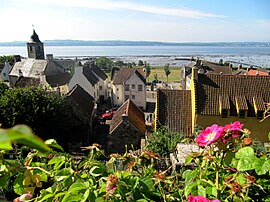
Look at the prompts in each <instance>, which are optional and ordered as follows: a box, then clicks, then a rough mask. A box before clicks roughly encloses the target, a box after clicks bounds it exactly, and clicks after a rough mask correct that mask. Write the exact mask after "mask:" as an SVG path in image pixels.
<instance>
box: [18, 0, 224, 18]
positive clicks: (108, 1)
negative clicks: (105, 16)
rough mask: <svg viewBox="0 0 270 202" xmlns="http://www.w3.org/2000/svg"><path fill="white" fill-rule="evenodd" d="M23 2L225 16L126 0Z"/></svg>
mask: <svg viewBox="0 0 270 202" xmlns="http://www.w3.org/2000/svg"><path fill="white" fill-rule="evenodd" d="M17 1H23V2H24V3H26V2H28V3H35V4H43V5H44V4H45V5H54V6H64V7H81V8H94V9H103V10H115V9H126V10H132V11H139V12H145V13H151V14H158V15H167V16H175V17H185V18H194V19H205V18H225V17H226V16H224V15H218V14H212V13H207V12H202V11H198V10H193V9H189V8H168V7H159V6H150V5H146V4H136V3H132V2H128V1H115V0H76V1H74V0H38V1H37V0H17Z"/></svg>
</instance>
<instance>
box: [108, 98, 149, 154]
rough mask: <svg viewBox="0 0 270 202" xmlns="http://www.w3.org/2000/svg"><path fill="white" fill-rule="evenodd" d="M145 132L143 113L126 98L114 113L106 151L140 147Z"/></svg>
mask: <svg viewBox="0 0 270 202" xmlns="http://www.w3.org/2000/svg"><path fill="white" fill-rule="evenodd" d="M145 132H146V125H145V116H144V113H143V112H142V111H141V109H140V108H138V107H137V106H136V105H135V103H134V102H133V101H132V100H131V99H128V100H127V101H126V102H125V103H124V104H123V105H122V106H121V107H120V108H119V109H118V110H117V111H116V113H115V114H114V116H113V118H112V120H111V123H110V132H109V135H108V136H107V152H108V153H125V152H126V149H128V150H130V149H138V148H140V143H141V138H143V137H144V135H145Z"/></svg>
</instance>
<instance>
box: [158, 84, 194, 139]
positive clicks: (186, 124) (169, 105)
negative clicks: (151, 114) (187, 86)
mask: <svg viewBox="0 0 270 202" xmlns="http://www.w3.org/2000/svg"><path fill="white" fill-rule="evenodd" d="M191 109H192V107H191V91H190V90H168V89H158V91H157V122H158V124H160V125H165V126H167V127H168V129H169V131H170V132H182V133H184V134H185V135H191V133H192V111H191Z"/></svg>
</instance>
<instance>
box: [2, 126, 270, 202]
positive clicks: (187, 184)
mask: <svg viewBox="0 0 270 202" xmlns="http://www.w3.org/2000/svg"><path fill="white" fill-rule="evenodd" d="M242 127H243V125H242V124H240V123H239V122H238V123H233V124H228V125H226V126H224V127H223V126H211V127H209V128H208V129H206V130H203V131H202V133H201V134H200V135H199V136H198V138H197V140H196V142H199V143H200V144H201V145H202V142H203V139H205V140H204V142H205V144H204V146H201V150H200V151H199V152H197V153H192V154H191V155H190V156H188V157H187V158H186V166H185V167H183V168H182V169H181V171H180V173H178V172H175V173H171V174H170V173H169V170H165V171H158V170H156V169H155V166H154V165H155V162H156V161H157V160H158V159H159V155H157V154H156V153H154V152H152V151H137V152H131V153H125V154H124V155H119V154H112V155H110V158H107V157H106V156H105V155H104V152H103V151H102V150H101V147H100V145H98V144H93V145H92V146H88V147H84V148H83V149H84V150H86V151H88V155H87V156H80V157H78V156H77V157H76V158H75V157H74V156H71V155H69V154H66V153H62V152H56V151H53V149H54V148H56V149H60V150H62V148H61V147H60V146H59V145H58V144H57V142H56V141H54V140H48V141H46V142H42V141H40V140H39V139H38V138H37V137H36V136H34V135H33V134H32V132H31V130H30V129H29V128H28V127H27V126H16V127H14V128H11V129H1V130H0V146H1V148H0V149H2V150H0V187H1V188H2V189H3V192H4V194H5V196H6V197H7V199H8V200H13V199H14V198H16V197H17V198H16V199H15V200H14V201H38V202H42V201H47V202H56V201H63V202H65V201H79V202H84V201H97V202H102V201H119V202H120V201H139V202H143V201H145V202H146V201H166V202H174V201H188V202H195V201H203V202H209V201H210V202H211V201H212V202H219V201H225V202H234V201H236V202H238V201H269V198H270V178H269V177H270V176H269V175H270V153H269V150H268V151H267V152H266V153H258V154H256V153H255V152H254V150H253V148H252V147H251V146H250V145H251V144H252V139H251V138H249V137H248V136H249V131H248V130H246V129H243V128H242ZM222 129H223V130H222ZM217 137H218V138H217ZM214 139H215V140H214ZM213 140H214V141H213ZM209 141H210V142H211V143H210V144H209ZM17 143H21V144H23V145H27V146H28V147H29V148H25V147H22V148H21V152H20V156H18V157H17V159H15V160H10V159H6V158H5V154H6V153H7V149H10V146H11V145H14V144H17ZM3 145H4V146H3ZM6 146H7V147H6ZM49 147H50V148H49ZM30 198H31V199H30Z"/></svg>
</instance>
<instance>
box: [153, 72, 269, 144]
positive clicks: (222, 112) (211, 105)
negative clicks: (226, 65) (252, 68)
mask: <svg viewBox="0 0 270 202" xmlns="http://www.w3.org/2000/svg"><path fill="white" fill-rule="evenodd" d="M160 93H161V92H158V94H157V96H159V95H160ZM184 96H189V95H188V93H186V95H184ZM163 99H165V98H163ZM176 99H183V98H176ZM186 100H189V99H186ZM190 100H191V109H190V111H191V115H192V116H191V118H192V121H191V128H192V132H191V133H194V132H195V126H196V125H198V126H201V127H203V128H205V127H207V126H210V125H212V124H218V125H221V126H222V125H226V124H228V123H232V122H235V121H240V122H241V123H243V124H244V127H245V128H248V129H249V130H250V131H251V132H252V136H253V137H255V138H257V139H259V140H262V141H264V142H266V141H268V133H269V132H270V119H266V120H264V121H261V119H262V118H263V112H264V111H265V110H266V103H269V102H270V76H260V75H252V76H251V75H231V74H227V75H225V74H199V73H198V69H197V68H193V69H192V77H191V83H190ZM171 102H174V103H177V102H175V101H174V100H171V99H169V100H167V104H166V105H161V104H162V103H161V102H160V101H159V100H158V99H157V108H156V109H157V111H156V121H155V127H157V125H158V124H157V123H161V124H163V125H167V126H169V127H172V126H170V125H169V124H168V123H166V122H164V121H163V122H162V121H160V120H159V114H158V111H160V108H166V109H168V106H169V105H170V104H168V103H171ZM187 103H188V102H187V101H185V102H178V104H182V105H184V106H186V107H189V104H187ZM182 109H183V107H181V108H179V110H182ZM179 110H178V111H177V112H172V111H169V110H167V111H168V112H169V113H168V112H167V114H166V116H168V117H169V116H171V114H174V113H177V114H180V113H182V112H181V111H179ZM167 119H168V118H167ZM184 119H185V117H182V118H181V117H180V118H178V119H175V120H174V123H177V122H182V121H184ZM186 135H188V136H192V134H186Z"/></svg>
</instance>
